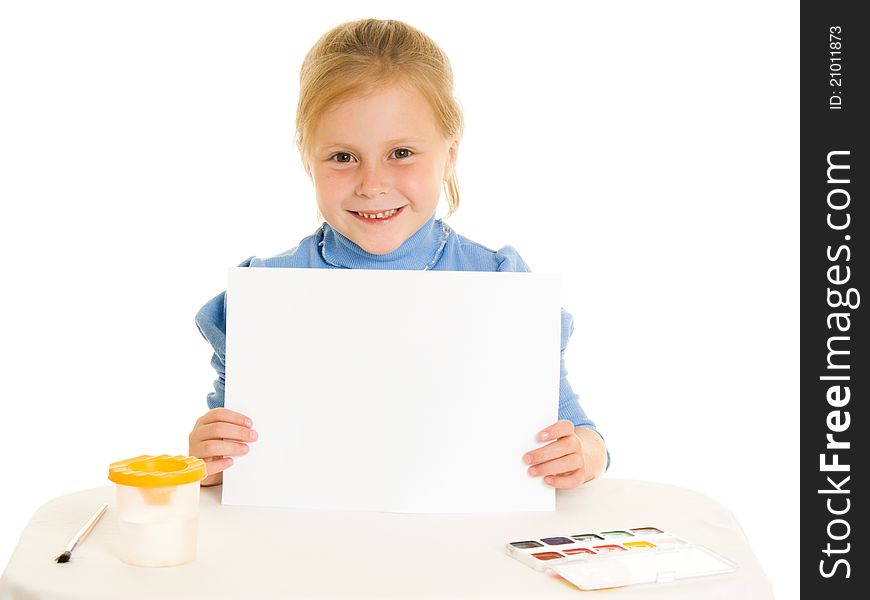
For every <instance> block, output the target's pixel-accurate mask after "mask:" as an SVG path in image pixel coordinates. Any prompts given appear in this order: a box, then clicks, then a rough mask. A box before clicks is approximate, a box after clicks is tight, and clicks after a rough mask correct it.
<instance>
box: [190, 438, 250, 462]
mask: <svg viewBox="0 0 870 600" xmlns="http://www.w3.org/2000/svg"><path fill="white" fill-rule="evenodd" d="M195 450H196V452H195V453H194V456H198V457H200V458H202V459H203V460H205V459H206V458H212V457H221V456H244V455H245V454H247V453H248V452H249V451H250V448H248V445H247V444H241V443H239V442H230V441H227V440H206V441H204V442H202V443H201V444H199V445H198V446H197V447H196V448H195Z"/></svg>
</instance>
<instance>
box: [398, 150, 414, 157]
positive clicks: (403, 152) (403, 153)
mask: <svg viewBox="0 0 870 600" xmlns="http://www.w3.org/2000/svg"><path fill="white" fill-rule="evenodd" d="M412 154H414V153H413V152H411V151H410V150H408V149H407V148H398V149H396V150H393V156H394V157H395V158H408V157H409V156H411V155H412Z"/></svg>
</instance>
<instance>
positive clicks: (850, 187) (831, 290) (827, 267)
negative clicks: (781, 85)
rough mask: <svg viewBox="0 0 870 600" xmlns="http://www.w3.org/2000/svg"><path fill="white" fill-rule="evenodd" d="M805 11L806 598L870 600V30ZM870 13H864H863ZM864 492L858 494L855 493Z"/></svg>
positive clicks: (851, 5) (851, 15) (832, 8)
mask: <svg viewBox="0 0 870 600" xmlns="http://www.w3.org/2000/svg"><path fill="white" fill-rule="evenodd" d="M862 5H864V3H860V2H848V3H847V2H836V1H829V2H823V1H817V2H802V3H801V40H800V45H801V50H800V61H801V66H800V74H801V84H800V93H801V98H800V101H801V108H800V114H801V118H800V120H801V123H800V126H801V149H800V160H801V165H800V173H801V175H800V177H801V182H800V190H801V197H800V207H801V256H800V259H801V284H800V286H801V323H800V325H801V353H800V354H801V365H800V376H801V398H800V404H801V457H800V460H801V482H800V487H801V498H800V500H801V536H800V539H801V547H800V553H801V569H800V577H801V590H802V592H803V593H804V594H805V597H806V598H837V599H838V600H841V599H842V600H845V599H847V598H868V597H870V563H868V562H867V556H868V553H867V546H868V545H870V532H868V531H867V528H866V527H865V523H866V514H867V511H868V507H867V502H868V493H867V491H866V490H867V489H868V486H870V478H868V473H867V470H866V468H864V465H863V463H862V462H861V461H859V459H858V456H859V455H862V456H864V457H865V459H864V460H866V455H867V453H868V452H867V450H868V445H870V444H868V442H870V430H868V427H867V419H868V418H870V417H868V411H867V408H866V404H867V403H868V401H870V361H868V359H867V354H866V349H867V346H868V337H870V332H868V327H867V321H868V311H870V288H868V287H867V280H868V276H867V272H868V271H870V259H868V256H867V248H868V239H867V238H868V237H870V223H868V220H870V211H868V209H867V206H868V203H870V196H868V194H870V186H868V180H870V153H868V126H867V123H868V121H870V97H868V95H867V80H868V79H870V61H868V57H867V47H868V38H870V19H868V18H867V17H863V19H859V17H858V9H859V7H860V8H861V9H862V12H863V11H864V10H866V8H867V6H862ZM864 14H866V13H864ZM859 490H860V491H859Z"/></svg>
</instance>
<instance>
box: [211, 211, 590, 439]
mask: <svg viewBox="0 0 870 600" xmlns="http://www.w3.org/2000/svg"><path fill="white" fill-rule="evenodd" d="M239 266H240V267H285V268H296V269H400V270H401V269H404V270H433V271H508V272H510V271H521V272H529V270H530V269H529V267H528V266H527V265H526V263H525V262H523V259H522V258H520V255H519V254H517V251H516V250H514V249H513V248H512V247H511V246H505V247H503V248H502V249H501V250H498V251H492V250H490V249H489V248H486V247H485V246H481V245H480V244H478V243H476V242H472V241H471V240H469V239H468V238H465V237H463V236H461V235H459V234H457V233H455V232H454V231H452V230H451V229H450V228H449V227H448V226H447V224H446V223H443V222H442V221H441V220H436V219H435V218H434V216H433V217H432V218H430V219H429V220H428V221H427V222H426V223H425V224H423V226H422V227H421V228H420V229H419V230H418V231H417V232H416V233H414V235H412V236H411V237H409V238H408V239H407V240H405V241H404V242H403V243H402V245H401V246H399V247H398V248H396V249H395V250H393V251H392V252H389V253H387V254H380V255H378V254H370V253H368V252H366V251H365V250H363V249H362V248H360V247H359V246H357V245H356V244H355V243H353V242H352V241H351V240H349V239H348V238H346V237H345V236H343V235H342V234H340V233H339V232H337V231H336V230H335V229H333V228H332V227H330V226H329V224H328V223H324V224H323V225H322V226H321V227H320V228H319V229H318V230H317V231H316V232H315V233H314V234H313V235H310V236H308V237H307V238H305V239H304V240H302V241H301V242H300V243H299V245H298V246H296V247H295V248H293V249H291V250H288V251H286V252H282V253H281V254H278V255H277V256H273V257H271V258H257V257H253V256H252V257H251V258H249V259H247V260H245V261H243V262H242V263H241V264H240V265H239ZM225 299H226V292H222V293H220V294H218V295H217V296H215V297H214V298H212V299H211V300H209V301H208V302H207V303H206V304H205V306H203V307H202V308H201V309H200V310H199V312H198V313H197V315H196V325H197V327H199V332H200V333H201V334H202V336H203V337H204V338H205V339H206V340H207V341H208V342H209V343H210V344H211V346H212V348H213V349H214V355H213V356H212V360H211V364H212V366H213V367H214V369H215V371H217V375H218V378H217V380H215V382H214V392H210V393H209V394H208V407H209V408H210V409H211V408H217V407H219V406H223V405H224V383H225V379H224V377H225V373H226V355H225V350H226V311H225V305H224V301H225ZM573 330H574V319H573V318H572V317H571V315H570V314H569V313H567V312H565V311H564V310H563V311H562V341H561V348H562V351H561V354H560V362H561V383H560V385H559V419H568V420H569V421H572V422H573V423H574V425H575V426H579V427H590V428H593V429H594V428H595V424H594V423H593V422H592V421H591V420H590V419H589V417H587V416H586V413H585V412H583V409H582V408H580V404H579V403H578V402H577V394H575V393H574V391H573V390H572V389H571V384H569V383H568V379H567V371H566V370H565V358H564V357H565V347H566V346H567V345H568V338H570V337H571V333H572V332H573Z"/></svg>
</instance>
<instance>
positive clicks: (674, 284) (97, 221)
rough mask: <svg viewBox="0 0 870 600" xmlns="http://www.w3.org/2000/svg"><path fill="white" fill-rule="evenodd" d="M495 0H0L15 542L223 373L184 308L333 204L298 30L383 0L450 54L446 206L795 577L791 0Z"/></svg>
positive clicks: (668, 459) (3, 545) (617, 469)
mask: <svg viewBox="0 0 870 600" xmlns="http://www.w3.org/2000/svg"><path fill="white" fill-rule="evenodd" d="M485 5H486V3H471V2H467V1H463V2H446V1H444V0H439V2H437V3H428V4H424V3H422V2H415V3H410V2H406V3H395V2H376V1H372V0H365V1H360V2H338V1H332V2H328V3H323V4H322V5H319V4H314V3H312V4H311V5H310V6H306V7H305V8H304V10H303V9H300V8H299V5H298V3H293V4H291V3H289V2H286V3H261V2H244V3H242V2H238V3H227V2H184V1H173V2H148V3H144V2H136V3H133V2H109V1H106V2H75V3H69V2H56V3H48V2H34V1H30V2H4V3H3V4H2V5H0V86H2V88H0V201H2V212H0V245H2V247H0V250H2V258H3V261H4V265H5V266H4V268H3V270H2V278H3V281H2V294H0V331H2V334H0V335H2V340H3V343H2V344H0V369H2V374H0V382H2V396H0V398H2V400H0V402H2V413H0V423H2V430H3V437H4V448H5V454H6V456H5V459H4V461H3V463H4V464H3V488H4V493H3V495H2V498H3V499H2V502H3V505H2V510H0V566H2V565H5V564H6V562H7V561H8V558H9V556H10V555H11V552H12V550H13V549H14V547H15V545H16V543H17V539H18V535H19V533H20V532H21V530H22V529H23V528H24V526H25V525H26V523H27V521H28V520H29V518H30V516H31V515H32V514H33V512H34V511H35V510H36V509H37V508H38V507H39V506H40V505H41V504H42V503H44V502H46V501H48V500H50V499H51V498H54V497H56V496H59V495H63V494H68V493H72V492H75V491H77V490H81V489H86V488H91V487H96V486H102V485H108V484H109V482H108V480H107V478H106V473H107V467H108V464H109V463H110V462H112V461H115V460H120V459H123V458H128V457H130V456H135V455H138V454H143V453H148V454H160V453H164V452H165V453H170V454H176V453H186V452H187V435H188V433H189V432H190V429H191V428H192V426H193V423H194V421H195V419H196V418H197V417H198V416H199V415H200V414H202V413H203V412H205V411H206V409H207V406H206V403H205V395H206V393H207V392H208V391H209V390H210V389H211V382H212V380H213V379H214V372H213V371H212V370H211V367H210V366H209V359H210V357H211V349H210V347H209V346H208V344H207V343H206V342H205V341H204V340H203V339H202V338H201V337H200V335H199V333H198V332H197V330H196V327H195V326H194V323H193V317H194V314H195V313H196V311H197V309H199V307H200V306H201V305H202V304H203V303H204V302H205V301H206V300H208V299H209V298H211V297H212V296H213V295H215V294H217V293H218V292H220V291H221V290H222V289H224V287H225V282H226V269H227V267H229V266H235V265H236V264H238V263H239V262H240V261H241V260H242V259H244V258H247V257H248V256H251V255H253V254H256V255H258V256H269V255H272V254H275V253H278V252H281V251H283V250H286V249H288V248H290V247H292V246H294V245H296V243H297V242H298V241H299V240H300V239H301V238H302V237H304V236H306V235H308V234H310V233H311V232H312V231H313V230H314V229H315V228H316V227H317V220H316V212H315V204H314V197H313V192H312V189H311V187H310V184H309V183H308V181H307V179H306V178H305V176H304V173H303V171H302V169H301V167H300V162H299V157H298V154H297V152H296V149H295V146H294V144H293V119H294V111H295V105H296V98H297V79H298V70H299V66H300V63H301V61H302V58H303V56H304V54H305V52H306V51H307V50H308V48H309V47H310V46H311V44H313V43H314V41H315V40H316V39H317V37H319V36H320V35H321V34H322V33H323V32H325V31H326V30H327V29H328V28H329V27H331V26H333V25H335V24H337V23H338V22H341V21H344V20H349V19H354V18H360V17H368V16H374V17H380V18H398V19H402V20H405V21H407V22H409V23H411V24H413V25H416V26H417V27H419V28H421V29H423V30H424V31H425V32H426V33H428V34H429V35H430V36H431V37H433V39H435V40H436V42H438V43H439V44H440V45H441V46H442V48H444V50H445V51H446V52H447V53H448V55H449V56H450V57H451V60H452V62H453V65H454V70H455V75H456V85H457V95H458V97H459V99H460V101H461V103H462V105H463V107H464V110H465V117H466V120H467V128H466V134H465V137H464V140H463V142H462V144H461V146H460V161H459V170H458V172H459V177H460V185H461V195H462V202H461V207H460V209H459V212H458V213H457V214H456V215H455V216H454V217H452V218H451V219H450V221H449V223H450V224H451V225H452V226H453V228H454V229H456V230H457V231H458V232H460V233H462V234H463V235H466V236H468V237H470V238H472V239H474V240H476V241H478V242H480V243H483V244H485V245H487V246H489V247H492V248H497V247H500V246H502V245H504V244H512V245H514V246H515V247H516V248H517V249H518V250H519V251H520V253H521V254H522V256H523V257H524V258H525V259H526V261H527V262H528V263H529V264H530V265H531V267H532V268H533V269H534V270H535V271H539V272H557V273H561V274H562V276H563V304H564V306H565V307H566V309H567V310H569V311H570V312H571V313H573V315H574V317H575V319H576V324H575V327H576V329H575V333H574V337H573V339H572V341H571V344H570V345H569V349H568V354H567V365H568V370H569V372H570V379H571V381H572V384H573V385H574V387H575V389H576V390H577V391H578V392H579V393H580V394H581V398H582V405H583V407H584V408H585V409H586V411H587V412H588V413H589V414H590V415H591V416H592V418H593V419H595V420H596V422H597V424H598V426H599V428H600V430H601V432H602V433H603V434H604V436H605V437H606V439H607V442H608V445H609V448H610V449H611V452H612V455H613V463H612V466H611V468H610V471H609V474H608V476H611V477H620V478H635V479H645V480H653V481H661V482H666V483H670V484H675V485H679V486H684V487H688V488H691V489H694V490H698V491H701V492H703V493H705V494H707V495H708V496H710V497H712V498H714V499H716V500H717V501H719V502H720V503H722V504H723V505H725V506H727V507H728V508H730V509H731V510H732V511H733V512H734V514H735V516H736V517H737V519H738V520H739V521H740V523H741V524H742V526H743V528H744V530H745V532H746V534H747V536H748V538H749V541H750V543H751V545H752V547H753V549H754V550H755V552H756V554H757V555H758V557H759V559H760V560H761V562H762V565H763V566H764V568H765V570H766V572H767V574H768V576H769V577H770V579H771V580H772V581H773V583H774V586H775V591H776V594H777V596H778V597H781V598H795V597H797V595H798V591H797V575H796V571H795V567H794V566H795V565H796V564H797V559H798V557H797V547H798V544H797V541H798V539H797V522H798V509H799V507H798V501H797V498H798V489H797V487H798V460H797V441H798V422H799V419H798V366H799V360H798V333H799V331H798V309H799V295H798V283H799V275H798V266H799V262H798V243H799V236H798V163H799V161H798V146H799V145H798V134H799V129H798V107H799V102H798V83H799V77H798V57H799V52H798V22H799V19H798V5H797V3H786V2H758V1H755V2H729V3H720V4H712V3H698V2H683V3H675V2H655V3H651V2H634V3H625V2H619V3H616V2H582V3H581V2H558V3H557V2H542V1H540V0H539V1H536V2H532V3H530V2H523V3H513V2H499V3H491V4H489V5H486V6H485ZM487 6H488V8H487ZM441 212H442V213H443V212H444V211H443V209H442V210H441ZM433 318H437V315H433ZM530 425H531V424H530ZM408 426H409V427H414V426H419V424H413V423H409V424H408ZM470 435H485V432H482V431H474V432H470ZM95 508H96V507H95ZM70 533H72V532H70ZM60 550H61V549H59V548H57V549H47V552H48V553H54V552H56V551H60Z"/></svg>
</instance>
